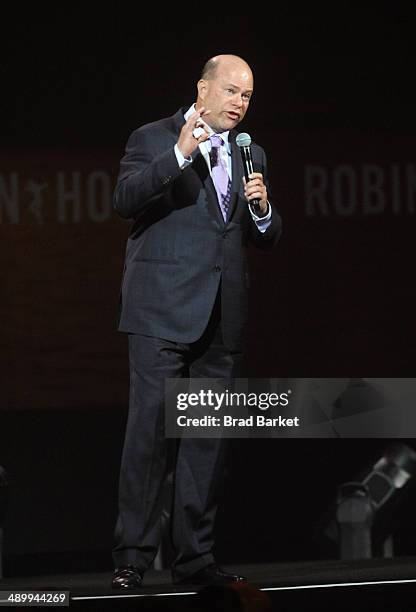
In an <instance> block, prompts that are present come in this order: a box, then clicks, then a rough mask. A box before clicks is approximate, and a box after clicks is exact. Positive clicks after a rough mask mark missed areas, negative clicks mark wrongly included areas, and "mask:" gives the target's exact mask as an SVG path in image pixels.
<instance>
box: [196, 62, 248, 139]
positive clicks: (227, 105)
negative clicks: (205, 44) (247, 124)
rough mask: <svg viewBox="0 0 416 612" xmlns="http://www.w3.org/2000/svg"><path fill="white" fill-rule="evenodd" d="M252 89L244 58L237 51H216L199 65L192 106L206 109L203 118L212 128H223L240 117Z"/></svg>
mask: <svg viewBox="0 0 416 612" xmlns="http://www.w3.org/2000/svg"><path fill="white" fill-rule="evenodd" d="M252 93H253V73H252V71H251V68H250V66H249V65H248V64H247V62H246V61H245V60H243V59H242V58H241V57H238V55H216V56H215V57H212V58H211V59H209V60H208V61H207V63H206V64H205V66H204V68H203V69H202V74H201V78H200V80H199V81H198V98H197V102H196V108H197V109H199V108H201V107H204V108H205V109H206V110H209V111H210V113H209V114H207V115H206V119H205V118H204V120H206V122H207V123H208V124H209V125H210V126H211V127H212V129H213V130H214V131H215V132H225V131H228V130H230V129H232V128H234V127H235V126H236V125H237V124H238V123H240V121H241V120H242V119H243V117H244V115H245V114H246V111H247V108H248V105H249V102H250V99H251V95H252Z"/></svg>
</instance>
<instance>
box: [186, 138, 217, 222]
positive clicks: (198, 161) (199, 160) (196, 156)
mask: <svg viewBox="0 0 416 612" xmlns="http://www.w3.org/2000/svg"><path fill="white" fill-rule="evenodd" d="M192 159H193V164H192V168H193V169H194V170H195V172H196V173H197V174H198V176H199V178H200V179H201V181H202V183H203V185H204V188H205V192H206V194H207V201H208V209H209V211H210V212H211V214H212V215H213V216H214V217H215V220H216V221H218V222H219V223H220V224H221V225H224V224H225V222H224V218H223V216H222V213H221V210H220V206H219V204H218V196H217V192H216V190H215V185H214V181H213V180H212V177H211V175H210V173H209V170H208V166H207V162H206V161H205V159H204V156H203V155H202V153H201V151H200V150H199V147H198V148H197V149H196V150H195V151H194V153H193V154H192Z"/></svg>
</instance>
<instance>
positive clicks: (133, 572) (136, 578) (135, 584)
mask: <svg viewBox="0 0 416 612" xmlns="http://www.w3.org/2000/svg"><path fill="white" fill-rule="evenodd" d="M142 580H143V574H141V573H140V572H139V570H138V568H137V567H136V566H135V565H123V566H122V567H117V568H116V569H115V570H114V574H113V580H112V581H111V586H112V588H113V589H138V588H139V587H140V586H141V584H142Z"/></svg>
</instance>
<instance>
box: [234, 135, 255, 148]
mask: <svg viewBox="0 0 416 612" xmlns="http://www.w3.org/2000/svg"><path fill="white" fill-rule="evenodd" d="M235 141H236V143H237V146H239V147H249V146H250V145H251V136H250V135H249V134H246V133H245V132H241V134H238V135H237V138H236V139H235Z"/></svg>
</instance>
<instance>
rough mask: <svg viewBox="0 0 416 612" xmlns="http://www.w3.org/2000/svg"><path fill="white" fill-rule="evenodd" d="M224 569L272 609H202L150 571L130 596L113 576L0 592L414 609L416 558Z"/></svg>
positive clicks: (182, 603) (80, 599) (54, 578)
mask: <svg viewBox="0 0 416 612" xmlns="http://www.w3.org/2000/svg"><path fill="white" fill-rule="evenodd" d="M226 569H230V570H233V571H234V570H235V571H237V572H238V573H241V574H243V575H245V576H246V577H247V579H248V581H249V583H250V585H252V591H253V592H254V590H256V589H259V590H260V591H262V593H263V595H262V598H263V604H264V605H265V604H266V600H267V599H269V600H270V607H269V608H265V607H264V605H263V607H258V608H255V607H254V608H244V607H241V608H238V607H237V608H233V607H232V606H231V604H230V602H228V603H227V604H224V606H223V607H221V606H220V604H218V605H215V606H214V607H212V606H213V604H210V607H208V608H207V607H203V606H204V605H205V604H204V601H203V595H204V594H203V593H202V595H201V593H200V594H199V595H197V591H198V590H200V589H199V588H198V587H192V586H190V587H189V588H178V587H174V586H173V585H172V584H171V580H170V573H169V571H159V572H157V571H149V572H148V573H147V574H146V576H145V580H144V584H143V587H142V588H141V589H139V590H136V591H131V592H128V593H125V592H121V593H120V592H118V591H113V590H111V589H110V587H109V584H110V580H111V574H110V573H109V572H103V573H88V574H85V573H84V574H71V575H69V574H59V575H48V576H33V577H24V578H22V577H15V578H4V579H3V580H0V590H1V591H3V592H5V591H18V590H31V591H69V597H70V607H78V608H79V609H96V610H98V609H109V608H111V609H113V610H127V609H129V610H139V611H140V610H207V609H213V610H214V609H215V610H218V612H220V611H221V610H230V612H232V610H234V609H235V610H237V609H241V610H248V609H250V610H251V609H253V610H266V609H271V610H279V612H282V611H285V610H291V611H293V610H295V611H296V612H297V611H303V610H316V609H329V608H331V609H336V610H337V611H338V610H347V609H348V610H351V609H352V606H353V609H354V612H358V611H361V610H363V611H364V610H365V611H368V610H383V611H384V610H392V611H393V610H394V611H395V612H400V611H402V610H406V611H407V610H414V609H415V608H416V604H415V595H416V557H402V558H395V559H373V560H362V561H317V562H310V561H309V562H299V563H290V564H283V563H279V564H267V565H259V564H258V565H242V566H233V567H226ZM249 588H251V587H249ZM233 595H235V593H233ZM248 595H249V596H250V593H249V594H248ZM219 596H221V597H222V595H221V594H219ZM244 597H245V600H246V601H247V593H246V594H245V595H244V593H243V592H241V593H239V594H238V598H240V599H241V601H242V600H243V599H244ZM238 598H237V599H238ZM0 605H1V604H0ZM230 606H231V607H230Z"/></svg>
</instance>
